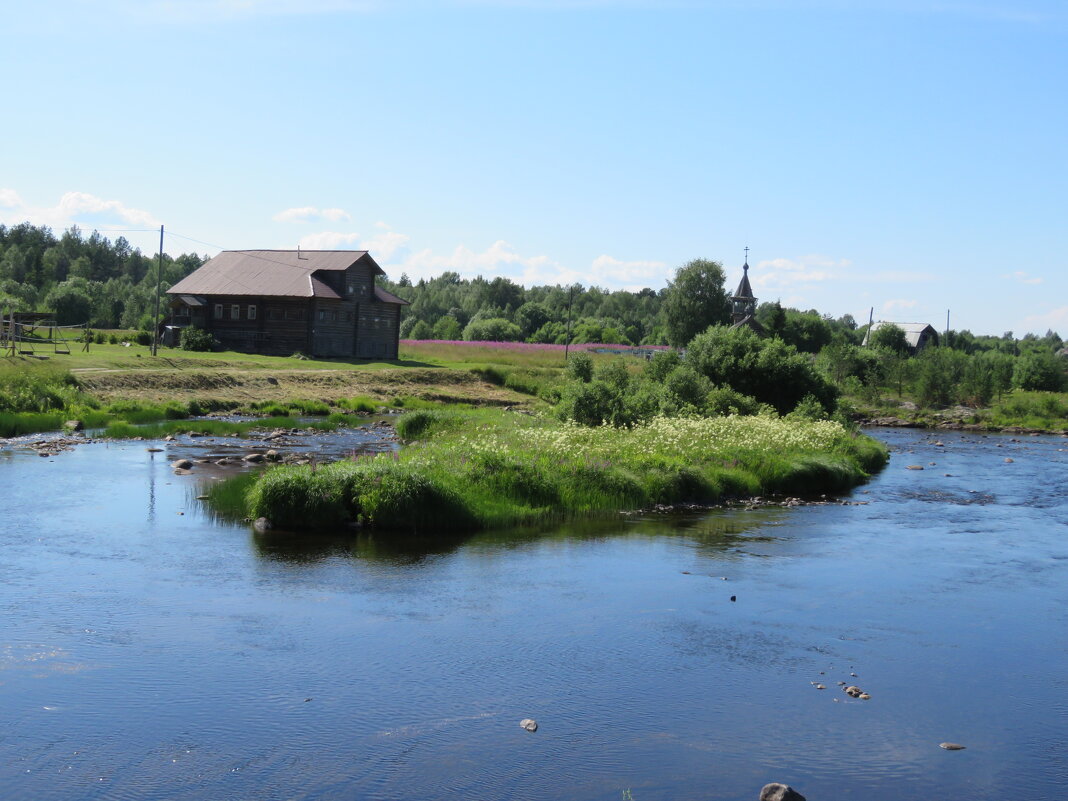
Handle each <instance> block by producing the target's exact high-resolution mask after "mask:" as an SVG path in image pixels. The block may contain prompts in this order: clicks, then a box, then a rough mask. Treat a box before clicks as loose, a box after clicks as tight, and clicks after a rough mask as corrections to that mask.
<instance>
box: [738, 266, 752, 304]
mask: <svg viewBox="0 0 1068 801" xmlns="http://www.w3.org/2000/svg"><path fill="white" fill-rule="evenodd" d="M742 270H743V272H742V280H741V281H740V282H738V289H737V291H736V292H735V293H734V297H736V298H751V297H753V287H751V286H750V285H749V262H746V263H745V264H744V265H743V266H742Z"/></svg>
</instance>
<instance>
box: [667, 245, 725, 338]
mask: <svg viewBox="0 0 1068 801" xmlns="http://www.w3.org/2000/svg"><path fill="white" fill-rule="evenodd" d="M725 278H726V276H725V275H724V272H723V265H721V264H719V263H718V262H714V261H708V260H706V259H694V260H693V261H691V262H689V263H688V264H686V265H685V266H683V267H680V268H679V269H678V270H676V271H675V280H674V281H671V282H669V283H668V286H667V289H666V290H664V302H663V306H662V307H661V310H662V314H663V318H664V327H665V330H666V332H667V338H668V342H669V343H671V344H672V345H674V346H675V347H683V346H685V345H686V344H687V343H688V342H689V341H690V340H691V339H693V338H694V337H695V336H697V335H698V334H699V333H701V332H702V331H704V330H705V329H706V328H708V327H709V326H710V325H721V324H724V323H727V322H729V321H730V306H729V305H728V303H727V292H726V290H725V289H724V288H723V283H724V280H725Z"/></svg>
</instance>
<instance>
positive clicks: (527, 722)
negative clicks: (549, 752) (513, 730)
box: [519, 718, 538, 731]
mask: <svg viewBox="0 0 1068 801" xmlns="http://www.w3.org/2000/svg"><path fill="white" fill-rule="evenodd" d="M519 725H520V726H522V727H523V728H524V729H526V730H527V731H537V730H538V721H536V720H532V719H531V718H523V719H522V720H521V721H519Z"/></svg>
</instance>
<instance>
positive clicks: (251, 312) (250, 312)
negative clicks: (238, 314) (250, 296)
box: [248, 304, 256, 320]
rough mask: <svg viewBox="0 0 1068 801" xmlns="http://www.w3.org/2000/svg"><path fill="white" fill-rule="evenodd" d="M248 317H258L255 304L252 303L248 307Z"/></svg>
mask: <svg viewBox="0 0 1068 801" xmlns="http://www.w3.org/2000/svg"><path fill="white" fill-rule="evenodd" d="M248 319H250V320H255V319H256V307H255V306H254V305H252V304H249V307H248Z"/></svg>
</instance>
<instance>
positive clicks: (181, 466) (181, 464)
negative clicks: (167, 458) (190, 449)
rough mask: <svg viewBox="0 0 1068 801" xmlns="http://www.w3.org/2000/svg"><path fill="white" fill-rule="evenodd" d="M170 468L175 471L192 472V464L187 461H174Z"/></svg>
mask: <svg viewBox="0 0 1068 801" xmlns="http://www.w3.org/2000/svg"><path fill="white" fill-rule="evenodd" d="M171 467H173V468H174V469H175V470H192V469H193V463H192V462H191V461H189V460H188V459H175V460H174V461H173V462H171Z"/></svg>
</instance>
